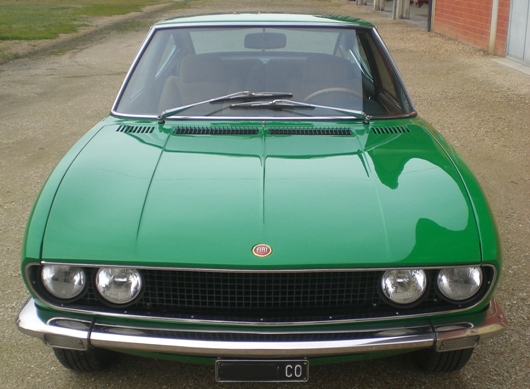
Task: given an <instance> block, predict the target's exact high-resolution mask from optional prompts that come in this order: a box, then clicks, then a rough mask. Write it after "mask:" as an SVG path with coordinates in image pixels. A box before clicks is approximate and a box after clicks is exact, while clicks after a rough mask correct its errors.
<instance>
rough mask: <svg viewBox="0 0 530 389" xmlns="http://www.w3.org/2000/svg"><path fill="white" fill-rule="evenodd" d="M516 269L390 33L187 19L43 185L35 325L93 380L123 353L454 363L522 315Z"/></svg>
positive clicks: (158, 29)
mask: <svg viewBox="0 0 530 389" xmlns="http://www.w3.org/2000/svg"><path fill="white" fill-rule="evenodd" d="M501 266H502V254H501V247H500V242H499V238H498V234H497V231H496V228H495V224H494V221H493V219H492V216H491V213H490V210H489V208H488V204H487V202H486V199H485V197H484V195H483V193H482V191H481V189H480V187H479V184H478V183H477V180H476V179H475V178H474V176H473V175H472V173H471V172H470V170H469V168H468V166H467V165H466V164H465V162H464V161H463V160H462V159H461V157H460V156H459V155H458V154H457V153H456V151H455V150H454V149H453V148H452V147H451V146H450V145H449V144H448V143H447V141H446V140H444V139H443V137H442V136H441V135H440V134H439V133H438V132H436V131H435V130H434V129H433V128H432V127H431V126H430V125H429V124H428V123H426V122H425V121H424V120H422V119H421V118H420V117H419V116H418V115H417V112H416V110H415V108H414V105H413V104H412V102H411V99H410V97H409V95H408V93H407V91H406V90H405V88H404V86H403V82H402V80H401V78H400V76H399V74H398V71H397V68H396V66H395V64H394V62H393V60H392V59H391V57H390V55H389V53H388V51H387V49H386V48H385V46H384V44H383V43H382V41H381V38H380V36H379V34H378V32H377V30H376V29H375V27H374V26H373V25H371V24H369V23H366V22H364V21H361V20H358V19H352V18H346V17H322V16H307V15H290V14H262V13H256V14H250V13H247V14H244V13H242V14H230V15H207V16H194V17H181V18H174V19H171V20H166V21H163V22H160V23H157V24H156V25H155V26H154V27H153V28H151V30H150V32H149V34H148V36H147V38H146V39H145V41H144V43H143V45H142V47H141V49H140V50H139V53H138V55H137V57H136V59H135V61H134V63H133V65H132V67H131V70H130V71H129V73H128V74H127V77H126V79H125V82H124V83H123V86H122V88H121V90H120V92H119V95H118V97H117V99H116V102H115V104H114V106H113V107H112V110H111V113H110V115H109V116H108V117H107V118H105V119H103V120H102V121H101V122H100V123H98V124H97V125H96V126H95V127H94V128H93V129H92V130H90V131H89V132H88V133H87V134H86V135H85V136H84V137H83V138H82V139H81V140H79V142H78V143H77V144H76V145H75V146H74V147H73V148H72V149H71V150H70V151H69V152H68V153H67V154H66V156H65V157H64V158H63V159H62V160H61V162H60V163H59V164H58V166H57V167H56V168H55V170H54V171H53V173H52V174H51V176H50V178H49V179H48V181H47V183H46V184H45V186H44V188H43V189H42V192H41V193H40V195H39V198H38V200H37V202H36V204H35V207H34V209H33V212H32V214H31V217H30V219H29V222H28V227H27V231H26V236H25V241H24V247H23V254H22V266H21V267H22V274H23V278H24V281H25V283H26V285H27V288H28V290H29V292H30V294H31V298H30V300H29V301H28V303H27V304H26V305H25V307H24V308H23V309H22V311H21V312H20V314H19V316H18V319H17V326H18V328H19V329H20V331H22V332H23V333H25V334H28V335H30V336H34V337H37V338H39V339H41V340H42V341H43V342H44V343H45V344H46V345H48V346H50V347H52V348H53V350H54V352H55V355H56V357H57V359H58V360H59V362H61V363H62V364H63V365H64V366H65V367H67V368H70V369H73V370H77V371H93V370H98V369H101V368H104V367H106V366H107V365H108V364H109V363H110V362H112V361H113V360H114V355H115V353H116V352H123V353H129V354H135V355H141V356H147V357H154V358H165V359H172V360H176V361H185V362H193V363H209V364H212V365H214V364H215V367H216V369H215V379H216V380H218V381H307V380H308V379H309V367H310V366H311V365H316V364H319V363H330V362H344V361H355V360H361V359H368V358H378V357H384V356H390V355H396V354H401V353H411V355H412V356H413V357H414V359H415V360H416V362H417V365H418V366H419V367H420V368H421V369H424V370H426V371H430V372H439V371H446V372H451V371H455V370H459V369H461V368H462V367H463V366H464V365H465V364H466V363H467V362H468V360H469V358H470V357H471V354H472V353H473V349H474V347H475V346H477V345H478V344H479V343H480V342H481V341H482V340H484V339H487V338H490V337H492V336H495V335H498V334H500V333H502V332H503V331H504V329H505V328H506V325H507V319H506V317H505V315H504V313H503V311H502V309H501V307H500V306H499V304H498V303H497V301H496V300H495V298H494V297H493V293H494V290H495V287H496V285H497V284H498V282H499V278H500V273H501ZM213 378H214V377H212V379H213Z"/></svg>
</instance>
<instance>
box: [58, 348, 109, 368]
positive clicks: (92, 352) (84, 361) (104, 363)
mask: <svg viewBox="0 0 530 389" xmlns="http://www.w3.org/2000/svg"><path fill="white" fill-rule="evenodd" d="M53 352H54V353H55V358H57V360H58V361H59V362H60V363H61V365H63V366H64V367H66V368H67V369H70V370H73V371H77V372H82V373H90V372H95V371H100V370H103V369H106V368H107V367H109V366H110V365H111V364H112V362H114V360H115V359H116V357H117V354H116V353H114V352H112V351H109V350H104V349H101V348H89V349H88V350H87V351H78V350H65V349H62V348H54V349H53Z"/></svg>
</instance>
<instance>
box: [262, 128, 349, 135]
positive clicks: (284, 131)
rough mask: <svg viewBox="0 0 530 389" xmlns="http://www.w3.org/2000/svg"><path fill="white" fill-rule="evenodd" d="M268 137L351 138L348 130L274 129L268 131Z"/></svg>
mask: <svg viewBox="0 0 530 389" xmlns="http://www.w3.org/2000/svg"><path fill="white" fill-rule="evenodd" d="M269 135H327V136H351V135H352V132H351V130H350V129H348V128H313V127H308V128H290V127H274V128H271V129H270V130H269Z"/></svg>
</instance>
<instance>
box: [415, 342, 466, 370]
mask: <svg viewBox="0 0 530 389" xmlns="http://www.w3.org/2000/svg"><path fill="white" fill-rule="evenodd" d="M471 355H473V349H472V348H467V349H464V350H454V351H446V352H443V353H439V352H436V351H434V350H432V349H428V350H420V351H416V352H415V353H414V354H413V358H414V362H415V363H416V366H417V367H418V368H419V369H420V370H422V371H425V372H427V373H451V372H453V371H458V370H461V369H462V368H463V367H464V366H465V365H466V363H467V362H468V361H469V359H470V358H471Z"/></svg>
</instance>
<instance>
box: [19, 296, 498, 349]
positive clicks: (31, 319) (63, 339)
mask: <svg viewBox="0 0 530 389" xmlns="http://www.w3.org/2000/svg"><path fill="white" fill-rule="evenodd" d="M16 323H17V327H18V329H19V330H20V331H21V332H23V333H25V334H27V335H30V336H33V337H36V338H39V339H41V340H42V341H43V342H44V343H45V344H47V345H49V346H52V347H58V348H66V349H74V350H86V349H87V348H88V347H89V346H92V347H100V348H107V349H114V350H123V351H144V352H156V353H170V354H176V355H189V356H203V357H232V358H244V357H247V358H253V357H270V358H278V357H282V358H284V357H324V356H332V355H350V354H360V353H369V352H385V351H394V350H407V349H410V350H413V349H421V348H434V349H435V350H437V351H441V352H443V351H451V350H456V349H463V348H471V347H475V346H476V345H477V344H478V343H479V341H481V340H483V339H486V338H490V337H492V336H495V335H498V334H501V333H502V332H503V331H504V330H505V328H506V326H507V324H508V320H507V319H506V316H505V315H504V312H503V311H502V309H501V307H500V305H499V304H498V303H497V301H496V300H495V299H492V300H491V301H490V306H489V308H488V311H487V314H486V318H485V320H484V321H483V322H482V323H481V324H480V325H473V324H472V323H466V322H454V323H446V324H444V325H439V326H436V325H434V326H433V325H431V324H426V325H420V326H415V327H405V328H403V327H396V328H386V329H378V330H368V331H351V332H348V331H340V332H333V333H332V332H329V333H326V334H332V335H333V336H331V337H330V338H329V339H325V338H324V340H322V338H321V337H319V336H317V338H316V339H317V340H311V339H310V338H309V337H308V338H307V339H304V336H305V335H315V334H317V335H320V336H321V335H322V333H321V332H320V333H318V332H317V333H315V334H307V333H305V332H297V333H293V332H283V333H282V332H280V333H278V332H271V333H267V332H266V331H263V330H264V328H263V327H261V328H260V331H255V332H248V331H247V332H238V331H222V330H216V331H215V332H210V333H209V335H208V336H206V337H204V336H203V335H205V332H204V331H188V330H186V331H183V330H179V331H176V330H168V329H163V330H161V329H154V328H139V327H123V326H120V327H117V326H112V325H106V324H101V323H98V321H97V320H95V321H94V322H88V321H81V320H73V319H70V318H62V317H56V318H53V319H49V320H47V321H44V320H42V319H41V318H40V317H39V315H38V311H37V308H36V306H35V303H34V302H33V300H31V299H30V300H29V301H28V302H27V303H26V305H25V306H24V308H23V309H22V311H21V312H20V314H19V316H18V319H17V322H16ZM256 334H260V335H265V337H266V336H267V334H269V335H271V340H263V339H260V340H252V335H256ZM293 334H296V335H297V336H298V339H297V340H291V339H289V337H290V336H292V335H293ZM198 335H199V336H198ZM283 336H285V338H284V339H283V338H282V337H283ZM249 337H250V338H251V340H248V338H249ZM227 338H232V340H227ZM245 338H247V339H245ZM279 338H282V340H281V341H278V340H277V339H279ZM233 339H235V340H233ZM272 339H275V340H272Z"/></svg>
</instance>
